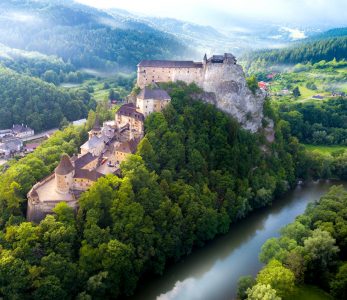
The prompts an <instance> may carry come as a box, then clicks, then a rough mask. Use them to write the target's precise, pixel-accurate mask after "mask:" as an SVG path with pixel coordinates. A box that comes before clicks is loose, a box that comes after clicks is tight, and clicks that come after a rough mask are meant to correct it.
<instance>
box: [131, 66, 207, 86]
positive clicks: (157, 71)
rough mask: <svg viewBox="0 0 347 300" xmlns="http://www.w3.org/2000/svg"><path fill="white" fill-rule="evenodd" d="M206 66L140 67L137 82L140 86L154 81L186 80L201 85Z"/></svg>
mask: <svg viewBox="0 0 347 300" xmlns="http://www.w3.org/2000/svg"><path fill="white" fill-rule="evenodd" d="M203 75H204V68H201V67H196V68H174V67H170V68H169V67H165V68H162V67H138V70H137V84H138V86H139V87H140V88H144V87H145V86H147V85H150V84H151V83H152V82H170V81H173V82H174V81H178V80H181V81H184V82H187V83H193V82H195V83H196V84H198V85H200V83H201V81H202V80H203Z"/></svg>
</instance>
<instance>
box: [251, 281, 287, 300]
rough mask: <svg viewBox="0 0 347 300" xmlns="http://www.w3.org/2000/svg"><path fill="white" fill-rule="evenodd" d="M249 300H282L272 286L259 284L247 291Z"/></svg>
mask: <svg viewBox="0 0 347 300" xmlns="http://www.w3.org/2000/svg"><path fill="white" fill-rule="evenodd" d="M247 296H248V297H247V299H248V300H281V298H280V297H278V296H277V292H276V290H274V289H273V288H272V287H271V285H270V284H262V283H257V284H256V285H254V286H253V287H252V288H251V289H250V288H249V289H248V290H247Z"/></svg>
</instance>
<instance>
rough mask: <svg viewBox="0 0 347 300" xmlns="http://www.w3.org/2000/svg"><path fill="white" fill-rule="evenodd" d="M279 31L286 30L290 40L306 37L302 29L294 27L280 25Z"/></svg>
mask: <svg viewBox="0 0 347 300" xmlns="http://www.w3.org/2000/svg"><path fill="white" fill-rule="evenodd" d="M281 31H285V32H288V33H289V37H290V38H291V39H292V40H300V39H304V38H306V37H307V36H306V35H305V32H304V31H302V30H300V29H296V28H289V27H281Z"/></svg>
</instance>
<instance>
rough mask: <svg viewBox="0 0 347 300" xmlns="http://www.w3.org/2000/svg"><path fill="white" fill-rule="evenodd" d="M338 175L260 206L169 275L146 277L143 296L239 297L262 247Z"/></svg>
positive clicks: (173, 299) (180, 299) (150, 299)
mask: <svg viewBox="0 0 347 300" xmlns="http://www.w3.org/2000/svg"><path fill="white" fill-rule="evenodd" d="M334 184H344V186H345V187H346V188H347V183H342V182H338V181H319V182H309V183H305V184H303V185H299V186H298V187H297V188H295V189H294V190H292V191H290V192H288V193H287V194H286V195H285V196H283V197H282V198H281V199H278V200H276V201H275V203H274V204H273V205H272V206H271V207H267V208H264V209H261V210H257V211H256V212H254V213H253V214H251V215H250V216H249V217H247V218H246V219H244V220H242V221H240V222H238V223H237V224H235V225H233V226H232V227H231V228H230V232H229V233H228V234H226V235H224V236H222V237H218V238H216V239H215V240H213V241H212V242H210V243H208V244H207V245H205V246H204V247H203V248H200V249H196V250H195V251H194V252H193V253H192V254H191V255H189V256H187V257H185V258H184V259H182V260H181V261H180V262H179V263H177V264H175V265H172V266H169V267H168V268H167V270H166V271H165V272H164V274H163V276H161V277H155V278H151V279H149V280H145V281H143V282H141V283H140V285H139V287H138V289H137V291H136V293H135V295H134V297H131V299H138V300H140V299H141V300H154V299H159V300H169V299H170V300H197V299H199V300H200V299H202V300H227V299H228V300H230V299H233V298H235V295H236V288H237V281H238V278H239V277H240V276H243V275H256V274H257V272H258V271H259V269H260V268H261V267H262V264H261V263H260V262H259V260H258V255H259V253H260V248H261V246H262V245H263V243H264V242H265V241H266V240H267V239H268V238H271V237H276V236H278V235H279V232H278V231H279V229H280V228H281V227H283V226H284V225H286V224H288V223H291V222H292V221H293V220H294V219H295V217H296V216H297V215H300V214H302V213H303V212H304V211H305V208H306V205H307V204H308V203H309V202H312V201H315V200H318V199H319V198H320V197H321V196H322V195H323V194H325V193H326V192H327V191H328V189H329V188H330V187H331V186H332V185H334Z"/></svg>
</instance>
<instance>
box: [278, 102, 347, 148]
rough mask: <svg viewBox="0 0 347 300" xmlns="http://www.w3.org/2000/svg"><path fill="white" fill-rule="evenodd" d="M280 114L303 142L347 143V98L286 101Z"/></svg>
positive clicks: (293, 133)
mask: <svg viewBox="0 0 347 300" xmlns="http://www.w3.org/2000/svg"><path fill="white" fill-rule="evenodd" d="M279 115H280V117H281V119H283V120H285V121H287V122H288V123H289V125H290V130H291V134H292V135H293V136H295V137H297V138H298V139H299V141H300V142H302V143H305V144H314V145H344V146H347V101H346V99H344V98H338V99H331V100H327V101H322V102H303V103H295V102H294V103H293V102H287V103H283V104H280V106H279Z"/></svg>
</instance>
